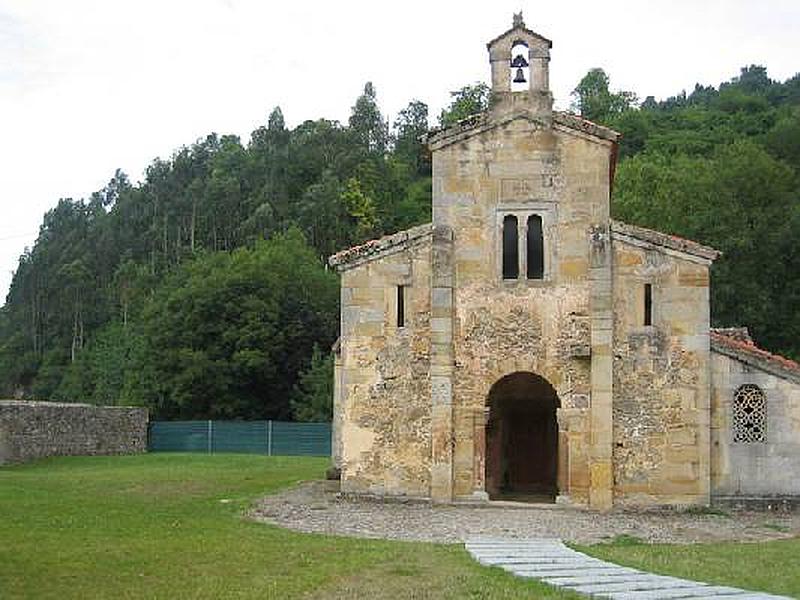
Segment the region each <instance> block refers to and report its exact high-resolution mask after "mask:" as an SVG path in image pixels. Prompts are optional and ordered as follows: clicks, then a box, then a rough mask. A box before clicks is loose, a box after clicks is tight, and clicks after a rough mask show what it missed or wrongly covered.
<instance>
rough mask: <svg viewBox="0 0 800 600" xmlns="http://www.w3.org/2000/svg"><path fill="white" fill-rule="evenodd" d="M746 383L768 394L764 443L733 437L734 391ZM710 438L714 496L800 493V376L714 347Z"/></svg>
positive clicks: (796, 494)
mask: <svg viewBox="0 0 800 600" xmlns="http://www.w3.org/2000/svg"><path fill="white" fill-rule="evenodd" d="M744 384H754V385H757V386H758V387H759V388H761V390H762V391H763V392H764V395H765V396H766V413H767V428H766V441H765V442H763V443H736V442H734V441H733V424H732V404H733V396H734V394H735V392H736V390H738V389H739V387H740V386H742V385H744ZM711 440H712V449H713V451H712V468H711V486H712V489H711V493H712V495H713V496H740V497H774V496H784V495H789V496H800V382H797V381H792V380H790V379H786V378H782V377H777V376H776V375H773V374H771V373H768V372H766V371H763V370H761V369H758V368H757V367H753V366H751V365H748V364H746V363H744V362H742V361H740V360H737V359H735V358H732V357H729V356H725V355H723V354H719V353H717V352H712V353H711Z"/></svg>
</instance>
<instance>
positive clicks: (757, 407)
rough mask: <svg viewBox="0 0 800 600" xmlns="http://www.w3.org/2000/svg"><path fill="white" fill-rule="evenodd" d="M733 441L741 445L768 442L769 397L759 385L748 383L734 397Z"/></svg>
mask: <svg viewBox="0 0 800 600" xmlns="http://www.w3.org/2000/svg"><path fill="white" fill-rule="evenodd" d="M733 441H734V442H737V443H741V444H758V443H764V442H766V441H767V397H766V396H765V395H764V392H763V391H762V390H761V388H760V387H758V386H757V385H753V384H751V383H746V384H745V385H743V386H740V387H739V389H738V390H736V393H735V394H734V395H733Z"/></svg>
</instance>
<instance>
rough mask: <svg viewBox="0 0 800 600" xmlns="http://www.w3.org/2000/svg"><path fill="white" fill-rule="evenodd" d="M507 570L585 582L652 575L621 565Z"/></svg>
mask: <svg viewBox="0 0 800 600" xmlns="http://www.w3.org/2000/svg"><path fill="white" fill-rule="evenodd" d="M506 570H507V571H511V572H513V573H516V574H517V575H525V576H526V577H538V578H540V579H564V580H566V579H572V580H580V581H583V582H585V583H593V582H598V581H607V580H609V579H617V580H619V579H621V578H626V577H627V578H636V577H652V575H649V574H648V573H641V572H639V571H634V570H633V569H623V568H621V567H617V568H614V567H610V568H605V569H558V568H552V569H537V568H535V567H533V568H529V567H527V566H524V565H513V566H512V567H509V568H507V569H506Z"/></svg>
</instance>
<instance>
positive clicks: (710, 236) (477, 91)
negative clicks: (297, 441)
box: [0, 66, 800, 420]
mask: <svg viewBox="0 0 800 600" xmlns="http://www.w3.org/2000/svg"><path fill="white" fill-rule="evenodd" d="M489 102H490V97H489V92H488V89H487V88H486V86H485V85H483V84H474V85H468V86H465V87H464V88H462V89H461V90H459V91H458V92H455V93H454V94H453V97H452V103H451V104H450V106H449V107H448V109H446V110H445V111H443V112H442V114H441V115H439V117H438V121H439V125H443V124H448V123H451V122H454V121H456V120H458V119H459V118H462V117H465V116H468V115H470V114H473V113H475V112H479V111H481V110H485V109H486V108H487V106H488V103H489ZM574 109H575V110H576V111H578V112H580V113H582V114H583V115H584V116H585V117H586V118H589V119H592V120H594V121H597V122H599V123H602V124H605V125H609V126H611V127H613V128H614V129H616V130H618V131H620V132H621V133H622V134H623V138H622V142H621V147H620V162H619V165H618V168H617V175H616V183H615V187H614V190H613V198H612V202H613V204H612V212H613V214H614V216H615V217H616V218H619V219H621V220H624V221H627V222H630V223H633V224H639V225H643V226H646V227H652V228H656V229H659V230H662V231H666V232H669V233H673V234H677V235H681V236H684V237H689V238H691V239H695V240H697V241H699V242H702V243H705V244H709V245H711V246H714V247H715V248H717V249H719V250H721V251H722V252H723V256H722V258H720V259H719V260H718V261H717V263H716V264H715V265H714V267H713V272H712V277H713V280H712V281H713V285H712V318H713V322H714V324H715V325H718V326H731V325H747V326H749V327H750V328H751V332H752V334H753V336H754V338H755V339H756V341H757V342H758V343H760V344H761V345H763V346H764V347H766V348H767V349H769V350H771V351H774V352H779V353H783V354H785V355H787V356H790V357H794V358H800V341H798V340H800V249H799V248H798V241H800V76H795V77H793V78H791V79H789V80H787V81H785V82H778V81H772V80H771V79H770V78H769V77H768V74H767V71H766V69H765V68H764V67H760V66H750V67H746V68H743V69H742V70H741V73H740V75H739V76H737V77H735V78H733V79H732V80H730V81H727V82H725V83H722V84H720V85H719V86H717V87H713V86H708V87H705V86H701V85H697V86H696V87H695V89H694V90H692V91H691V93H685V92H683V93H680V94H678V95H676V96H675V97H672V98H669V99H667V100H663V101H656V100H654V99H653V98H646V99H645V100H644V101H642V102H639V101H638V100H637V98H636V97H635V96H634V95H633V94H631V93H629V92H625V91H612V90H611V89H610V83H609V79H608V76H607V75H606V74H605V73H604V72H603V71H602V70H600V69H593V70H592V71H590V72H589V73H587V75H586V76H585V77H584V78H583V79H582V80H581V81H580V82H579V83H578V85H577V86H576V89H575V93H574ZM428 129H429V115H428V107H427V106H426V105H425V104H424V103H423V102H420V101H417V100H414V101H412V102H410V103H409V104H408V106H407V107H406V108H405V109H404V110H403V111H401V112H400V113H399V114H398V115H397V116H396V118H394V119H393V120H392V122H391V124H390V121H389V120H388V119H387V118H386V116H385V115H383V114H382V113H381V111H380V107H379V105H378V102H377V97H376V92H375V90H374V89H373V87H372V85H371V84H369V83H368V84H367V85H366V86H365V88H364V93H363V94H362V95H361V96H359V97H358V98H357V99H356V100H355V103H354V105H353V107H352V111H351V115H350V118H349V120H348V122H347V123H339V122H336V121H329V120H326V119H317V120H309V121H306V122H304V123H302V124H300V125H299V126H297V127H295V128H293V129H289V128H287V127H286V125H285V123H284V120H283V117H282V114H281V110H280V109H279V108H276V109H274V110H273V111H272V113H271V114H270V115H269V118H268V120H267V123H266V124H265V125H263V126H261V127H258V128H257V129H256V130H255V131H253V132H252V135H251V136H250V139H249V140H248V141H247V142H246V143H243V142H242V140H240V139H239V138H238V137H236V136H230V135H222V136H220V135H217V134H210V135H208V136H207V137H206V138H204V139H200V140H198V141H196V142H194V143H192V144H190V145H188V146H185V147H182V148H180V149H178V150H177V151H176V152H175V153H174V154H173V155H172V156H171V157H170V158H168V159H158V160H156V161H154V162H153V163H152V164H151V165H150V166H149V167H148V169H147V171H146V173H145V176H144V180H143V181H141V182H137V183H132V182H131V181H130V180H129V179H128V177H127V176H126V175H125V174H124V173H123V172H121V171H117V172H116V173H115V174H114V175H113V177H112V178H111V179H110V181H109V183H108V184H107V185H106V186H105V187H104V188H103V189H102V190H99V191H97V192H96V193H94V194H92V195H91V196H90V197H89V198H84V199H70V198H64V199H61V200H60V201H59V202H58V205H57V206H56V207H55V208H53V209H52V210H50V211H48V212H47V214H45V215H44V218H43V222H42V225H41V227H40V231H39V236H38V239H37V240H36V243H35V245H34V246H33V247H32V248H30V249H28V250H26V252H25V253H24V255H23V256H21V257H20V261H19V266H18V268H17V270H16V272H15V274H14V278H13V281H12V285H11V289H10V291H9V293H8V296H7V298H6V301H5V305H4V306H3V307H2V309H0V397H2V396H15V397H25V398H37V399H47V400H60V401H82V402H92V403H98V404H134V405H145V406H148V407H150V408H151V410H152V411H153V414H154V416H155V417H157V418H273V419H290V418H295V419H300V420H319V419H326V418H329V415H330V397H331V387H332V374H331V373H332V364H331V357H330V346H331V344H332V343H333V341H334V340H335V339H336V337H337V334H338V332H337V330H338V299H339V296H338V278H337V276H336V274H335V273H333V272H332V271H330V270H328V269H326V267H325V258H326V257H327V256H328V255H329V254H331V253H333V252H335V251H337V250H339V249H342V248H345V247H347V246H350V245H353V244H357V243H360V242H362V241H364V240H366V239H369V238H373V237H375V236H379V235H382V234H384V233H391V232H394V231H397V230H400V229H404V228H407V227H409V226H412V225H415V224H418V223H422V222H425V221H428V220H429V219H430V200H431V180H430V157H429V156H428V154H427V152H426V150H425V148H424V146H423V145H422V143H421V142H420V138H421V137H422V136H423V135H424V134H425V133H426V132H427V131H428Z"/></svg>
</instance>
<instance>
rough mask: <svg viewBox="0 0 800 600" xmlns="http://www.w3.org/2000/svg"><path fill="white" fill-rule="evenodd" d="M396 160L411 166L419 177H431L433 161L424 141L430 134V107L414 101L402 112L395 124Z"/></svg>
mask: <svg viewBox="0 0 800 600" xmlns="http://www.w3.org/2000/svg"><path fill="white" fill-rule="evenodd" d="M394 130H395V144H394V155H395V158H397V159H399V160H403V161H405V162H407V163H408V164H409V165H411V166H412V167H413V169H414V172H415V173H416V174H418V175H430V172H431V161H430V155H429V153H428V149H427V147H426V146H425V144H424V143H423V141H422V138H423V137H424V136H425V134H427V133H428V105H427V104H425V103H424V102H420V101H419V100H412V101H411V102H409V103H408V106H406V107H405V108H404V109H403V110H401V111H400V112H399V113H398V115H397V119H396V120H395V122H394Z"/></svg>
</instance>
